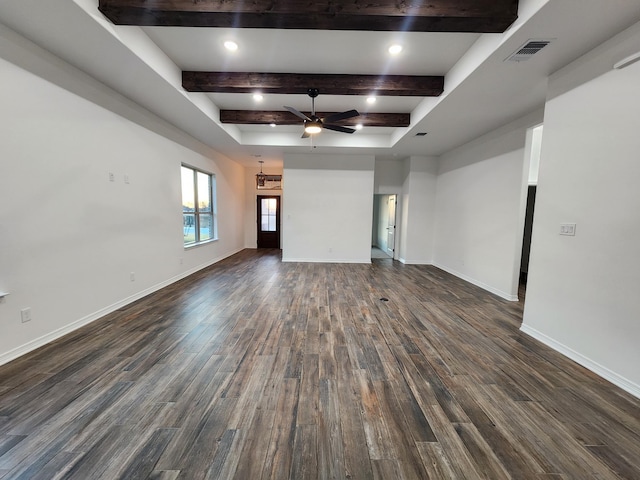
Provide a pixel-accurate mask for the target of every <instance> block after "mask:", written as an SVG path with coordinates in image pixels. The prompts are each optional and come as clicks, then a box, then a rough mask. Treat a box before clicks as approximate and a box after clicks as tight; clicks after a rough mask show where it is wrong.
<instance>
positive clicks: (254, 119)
mask: <svg viewBox="0 0 640 480" xmlns="http://www.w3.org/2000/svg"><path fill="white" fill-rule="evenodd" d="M303 113H306V114H307V115H310V113H311V112H303ZM334 113H337V112H316V115H317V116H318V117H320V118H326V117H328V116H330V115H333V114H334ZM220 121H221V122H222V123H235V124H239V125H269V124H270V123H275V124H276V125H302V123H303V122H302V120H301V119H299V118H298V117H296V116H295V115H294V114H293V113H291V112H286V111H256V110H220ZM410 121H411V116H410V114H408V113H361V114H360V115H359V116H357V117H353V118H348V119H346V120H342V121H340V122H335V123H336V124H338V125H357V124H359V123H360V124H362V126H364V127H408V126H409V123H410Z"/></svg>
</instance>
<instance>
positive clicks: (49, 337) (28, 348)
mask: <svg viewBox="0 0 640 480" xmlns="http://www.w3.org/2000/svg"><path fill="white" fill-rule="evenodd" d="M241 250H243V249H242V248H240V249H237V250H235V251H233V252H231V253H229V254H226V255H223V256H221V257H217V258H215V259H213V260H211V261H210V262H206V263H204V264H202V265H198V266H197V267H194V268H191V269H189V270H187V271H185V272H182V273H180V274H178V275H176V276H174V277H172V278H169V279H168V280H165V281H163V282H160V283H158V284H156V285H153V286H151V287H149V288H146V289H144V290H142V291H140V292H137V293H135V294H133V295H131V296H129V297H127V298H124V299H122V300H120V301H118V302H115V303H113V304H111V305H109V306H106V307H104V308H101V309H100V310H98V311H96V312H93V313H90V314H89V315H86V316H84V317H82V318H80V319H78V320H75V321H73V322H71V323H69V324H67V325H65V326H64V327H61V328H58V329H56V330H54V331H52V332H49V333H47V334H46V335H43V336H41V337H39V338H36V339H34V340H31V341H29V342H27V343H25V344H24V345H20V346H19V347H17V348H14V349H13V350H9V351H8V352H5V353H3V354H0V365H4V364H5V363H9V362H10V361H12V360H15V359H16V358H18V357H21V356H22V355H25V354H27V353H29V352H32V351H33V350H36V349H38V348H40V347H42V346H44V345H46V344H47V343H50V342H52V341H54V340H57V339H58V338H60V337H63V336H65V335H66V334H68V333H71V332H73V331H74V330H77V329H79V328H80V327H83V326H85V325H88V324H90V323H91V322H94V321H96V320H98V319H100V318H102V317H104V316H105V315H108V314H109V313H112V312H115V311H116V310H118V309H119V308H122V307H124V306H126V305H128V304H130V303H133V302H135V301H136V300H140V299H141V298H143V297H146V296H147V295H149V294H151V293H153V292H156V291H158V290H160V289H162V288H164V287H167V286H169V285H171V284H172V283H175V282H177V281H178V280H182V279H183V278H185V277H188V276H189V275H192V274H194V273H196V272H197V271H200V270H202V269H204V268H207V267H209V266H211V265H213V264H214V263H218V262H219V261H220V260H224V259H225V258H227V257H230V256H231V255H235V254H236V253H238V252H239V251H241Z"/></svg>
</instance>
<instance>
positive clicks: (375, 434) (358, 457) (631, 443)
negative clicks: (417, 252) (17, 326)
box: [0, 250, 640, 480]
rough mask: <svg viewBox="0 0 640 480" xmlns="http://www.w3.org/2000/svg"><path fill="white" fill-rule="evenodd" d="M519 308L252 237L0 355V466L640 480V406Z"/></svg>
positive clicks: (218, 475)
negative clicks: (43, 342)
mask: <svg viewBox="0 0 640 480" xmlns="http://www.w3.org/2000/svg"><path fill="white" fill-rule="evenodd" d="M382 298H386V299H388V301H382V300H381V299H382ZM521 315H522V303H512V302H506V301H503V300H501V299H499V298H496V297H494V296H493V295H491V294H488V293H486V292H484V291H482V290H481V289H479V288H477V287H474V286H472V285H469V284H467V283H465V282H464V281H462V280H459V279H457V278H455V277H452V276H451V275H448V274H446V273H444V272H442V271H441V270H438V269H437V268H434V267H429V266H405V265H402V264H399V263H398V262H394V261H392V260H390V259H374V260H373V263H372V264H371V265H330V264H306V263H282V262H281V261H280V257H279V252H278V251H274V250H261V251H256V250H245V251H243V252H241V253H239V254H237V255H234V256H232V257H230V258H228V259H226V260H224V261H222V262H220V263H218V264H216V265H214V266H212V267H210V268H208V269H206V270H204V271H201V272H199V273H197V274H195V275H193V276H191V277H189V278H187V279H184V280H182V281H180V282H178V283H176V284H174V285H172V286H170V287H168V288H165V289H163V290H161V291H159V292H157V293H155V294H152V295H150V296H148V297H145V298H144V299H142V300H140V301H138V302H135V303H133V304H131V305H129V306H127V307H125V308H122V309H121V310H119V311H117V312H114V313H113V314H110V315H108V316H106V317H104V318H103V319H101V320H99V321H97V322H94V323H93V324H91V325H89V326H87V327H85V328H82V329H81V330H78V331H76V332H74V333H72V334H70V335H68V336H66V337H64V338H62V339H60V340H58V341H56V342H53V343H51V344H49V345H47V346H45V347H43V348H41V349H39V350H37V351H35V352H32V353H31V354H29V355H26V356H24V357H22V358H20V359H18V360H16V361H14V362H12V363H10V364H7V365H5V366H2V367H0V478H4V479H82V480H87V479H118V478H122V479H155V480H175V479H189V480H195V479H242V480H245V479H250V480H253V479H289V478H290V479H296V480H302V479H393V480H396V479H406V480H409V479H490V480H499V479H517V480H523V479H524V480H527V479H536V480H542V479H546V480H551V479H553V480H560V479H562V480H567V479H576V480H587V479H594V480H595V479H599V480H603V479H639V478H640V401H639V400H638V399H635V398H633V397H632V396H630V395H628V394H626V393H625V392H623V391H621V390H620V389H618V388H616V387H614V386H612V385H611V384H609V383H607V382H605V381H603V380H601V379H600V378H598V377H597V376H595V375H594V374H592V373H590V372H588V371H586V370H585V369H583V368H581V367H580V366H578V365H576V364H575V363H573V362H571V361H569V360H567V359H565V358H564V357H562V356H561V355H559V354H557V353H555V352H554V351H552V350H550V349H548V348H546V347H544V346H542V345H540V344H539V343H537V342H536V341H535V340H533V339H531V338H530V337H527V336H526V335H524V334H522V333H520V332H519V330H518V328H519V326H520V323H521ZM70 320H73V319H70Z"/></svg>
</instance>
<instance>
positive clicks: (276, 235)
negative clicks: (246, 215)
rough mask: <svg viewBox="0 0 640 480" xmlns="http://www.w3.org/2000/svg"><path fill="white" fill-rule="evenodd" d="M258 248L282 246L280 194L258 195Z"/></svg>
mask: <svg viewBox="0 0 640 480" xmlns="http://www.w3.org/2000/svg"><path fill="white" fill-rule="evenodd" d="M257 217H258V241H257V244H258V248H280V196H278V195H258V206H257Z"/></svg>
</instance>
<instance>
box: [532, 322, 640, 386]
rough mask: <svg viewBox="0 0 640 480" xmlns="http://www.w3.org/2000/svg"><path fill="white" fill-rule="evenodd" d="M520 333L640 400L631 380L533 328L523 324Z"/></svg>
mask: <svg viewBox="0 0 640 480" xmlns="http://www.w3.org/2000/svg"><path fill="white" fill-rule="evenodd" d="M520 331H521V332H524V333H526V334H527V335H529V336H530V337H533V338H535V339H536V340H538V341H539V342H541V343H544V344H545V345H546V346H548V347H550V348H552V349H554V350H555V351H556V352H559V353H561V354H562V355H564V356H565V357H567V358H570V359H571V360H573V361H574V362H576V363H578V364H580V365H582V366H583V367H585V368H586V369H588V370H591V371H592V372H593V373H595V374H596V375H599V376H601V377H602V378H604V379H605V380H607V381H609V382H611V383H613V384H614V385H616V386H617V387H620V388H621V389H622V390H624V391H626V392H628V393H630V394H631V395H633V396H634V397H636V398H640V385H637V384H636V383H634V382H632V381H631V380H628V379H626V378H624V377H622V376H620V375H618V374H617V373H616V372H614V371H612V370H609V369H608V368H607V367H604V366H602V365H600V364H599V363H597V362H594V361H593V360H591V359H590V358H588V357H585V356H584V355H582V354H581V353H579V352H576V351H575V350H573V349H571V348H569V347H567V346H566V345H564V344H562V343H560V342H558V341H556V340H554V339H553V338H551V337H548V336H547V335H545V334H544V333H542V332H539V331H538V330H536V329H535V328H532V327H530V326H528V325H524V324H523V325H522V326H521V327H520Z"/></svg>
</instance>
